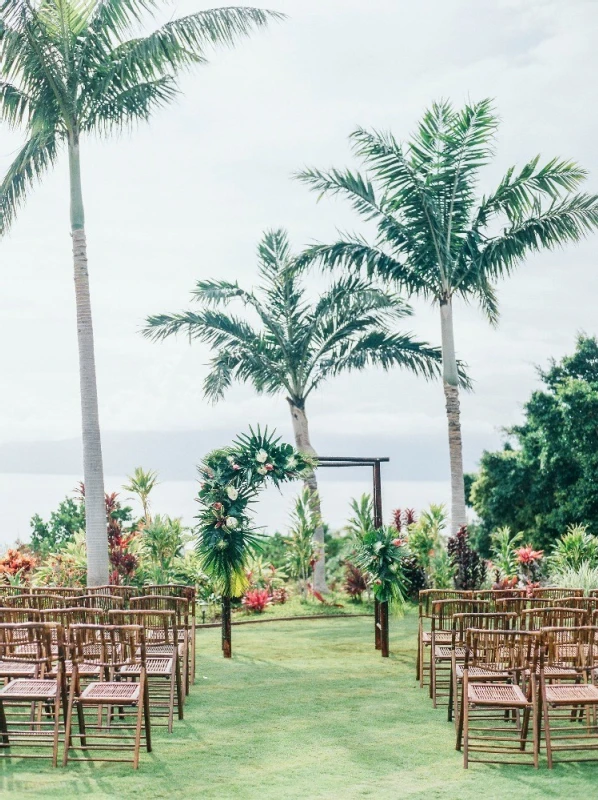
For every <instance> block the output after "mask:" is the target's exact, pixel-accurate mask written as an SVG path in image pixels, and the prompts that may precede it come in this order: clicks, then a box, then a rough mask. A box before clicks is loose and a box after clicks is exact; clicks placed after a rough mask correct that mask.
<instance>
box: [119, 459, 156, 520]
mask: <svg viewBox="0 0 598 800" xmlns="http://www.w3.org/2000/svg"><path fill="white" fill-rule="evenodd" d="M157 485H158V473H157V472H155V471H154V470H151V469H148V470H145V469H143V467H135V469H134V470H133V474H132V475H129V476H128V478H127V483H125V484H124V486H123V489H124V490H125V492H133V494H135V495H136V496H137V497H138V498H139V502H140V503H141V506H142V508H143V516H144V519H145V522H146V524H148V525H149V523H150V522H151V516H150V502H149V497H150V494H151V493H152V492H153V490H154V489H155V488H156V486H157Z"/></svg>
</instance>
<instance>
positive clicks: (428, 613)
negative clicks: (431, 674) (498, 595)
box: [415, 589, 472, 688]
mask: <svg viewBox="0 0 598 800" xmlns="http://www.w3.org/2000/svg"><path fill="white" fill-rule="evenodd" d="M471 596H472V592H467V591H461V590H460V589H420V592H419V607H418V617H419V621H418V630H417V663H416V667H415V670H416V675H415V677H416V678H417V680H419V685H420V688H423V686H424V683H425V673H426V672H427V671H428V667H427V666H426V664H425V661H426V659H425V652H426V647H430V644H431V641H432V638H431V633H430V631H429V630H426V626H429V625H430V624H431V623H430V620H431V619H432V606H433V604H434V602H435V601H436V600H459V599H460V598H461V599H468V598H469V599H471ZM439 640H440V637H439ZM450 640H451V639H450V636H449V635H447V636H446V641H447V642H450Z"/></svg>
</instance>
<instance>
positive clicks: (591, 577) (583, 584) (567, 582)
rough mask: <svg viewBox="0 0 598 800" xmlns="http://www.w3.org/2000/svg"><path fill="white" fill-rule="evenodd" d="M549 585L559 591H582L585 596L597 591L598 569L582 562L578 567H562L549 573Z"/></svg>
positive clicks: (586, 562)
mask: <svg viewBox="0 0 598 800" xmlns="http://www.w3.org/2000/svg"><path fill="white" fill-rule="evenodd" d="M549 581H550V584H551V585H552V586H558V587H559V588H561V589H583V590H584V591H585V593H586V594H588V593H589V592H591V591H592V590H593V589H598V567H596V566H592V565H591V564H590V563H589V562H588V561H582V563H581V564H580V565H579V566H578V567H575V568H574V567H564V568H563V569H561V570H557V571H554V572H551V573H550V577H549Z"/></svg>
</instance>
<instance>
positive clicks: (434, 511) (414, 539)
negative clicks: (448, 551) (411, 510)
mask: <svg viewBox="0 0 598 800" xmlns="http://www.w3.org/2000/svg"><path fill="white" fill-rule="evenodd" d="M446 525H447V518H446V509H445V507H444V505H442V504H434V503H431V504H430V507H429V508H428V509H424V510H423V511H422V512H421V515H420V518H419V520H418V521H417V522H416V523H415V524H414V525H412V526H411V527H410V529H409V550H410V552H411V553H413V555H414V556H415V557H416V558H417V560H418V563H419V565H420V566H421V567H422V569H424V570H425V571H426V572H427V573H429V574H433V573H434V572H435V569H434V560H435V557H436V556H437V555H438V554H439V552H440V551H442V550H443V544H444V541H443V534H444V531H445V529H446ZM437 566H438V567H442V569H443V570H445V566H444V563H442V564H441V562H440V561H438V562H437ZM435 588H438V589H440V588H444V587H441V586H438V587H435Z"/></svg>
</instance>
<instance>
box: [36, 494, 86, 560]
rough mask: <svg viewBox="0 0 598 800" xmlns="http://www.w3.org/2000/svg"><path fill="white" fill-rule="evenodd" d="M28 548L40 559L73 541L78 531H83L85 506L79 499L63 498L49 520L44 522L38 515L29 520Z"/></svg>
mask: <svg viewBox="0 0 598 800" xmlns="http://www.w3.org/2000/svg"><path fill="white" fill-rule="evenodd" d="M29 524H30V525H31V540H30V543H29V546H30V547H31V549H32V550H33V552H34V553H35V554H36V555H37V556H40V557H42V558H43V557H45V556H47V555H49V554H50V553H53V552H56V550H58V549H59V548H61V547H62V546H63V545H65V544H66V543H67V542H70V541H72V540H73V539H74V537H75V534H76V533H77V532H78V531H81V530H85V504H84V503H83V499H82V498H80V497H77V498H72V497H65V498H64V500H63V501H62V502H61V503H60V504H59V506H58V508H57V509H56V511H52V512H51V513H50V518H49V519H48V520H47V521H44V520H43V519H42V518H41V517H40V515H39V514H34V516H33V517H32V518H31V522H30V523H29Z"/></svg>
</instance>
